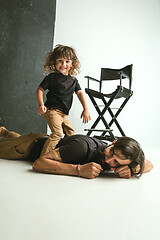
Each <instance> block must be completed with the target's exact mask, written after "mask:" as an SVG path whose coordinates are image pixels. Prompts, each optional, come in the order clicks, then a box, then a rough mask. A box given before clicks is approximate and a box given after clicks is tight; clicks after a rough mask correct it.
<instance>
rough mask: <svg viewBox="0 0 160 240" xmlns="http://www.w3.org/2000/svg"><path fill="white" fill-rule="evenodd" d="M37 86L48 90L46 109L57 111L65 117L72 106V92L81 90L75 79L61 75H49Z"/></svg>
mask: <svg viewBox="0 0 160 240" xmlns="http://www.w3.org/2000/svg"><path fill="white" fill-rule="evenodd" d="M39 86H40V87H41V88H43V89H44V90H47V89H48V90H49V91H48V93H47V100H46V102H45V106H46V107H47V108H48V109H59V110H61V111H62V112H63V113H65V114H67V115H68V114H69V110H70V108H71V106H72V101H73V94H74V92H77V91H78V90H81V87H80V85H79V83H78V80H77V79H76V78H73V77H71V76H70V75H67V76H66V75H63V74H61V73H50V74H49V75H48V76H46V77H45V78H44V79H43V81H42V82H41V84H40V85H39Z"/></svg>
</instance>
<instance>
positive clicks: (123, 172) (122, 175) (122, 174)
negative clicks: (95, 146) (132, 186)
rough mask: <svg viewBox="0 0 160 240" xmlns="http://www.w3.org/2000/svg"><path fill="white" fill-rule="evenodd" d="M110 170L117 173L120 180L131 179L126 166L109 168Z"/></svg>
mask: <svg viewBox="0 0 160 240" xmlns="http://www.w3.org/2000/svg"><path fill="white" fill-rule="evenodd" d="M111 170H112V171H114V172H115V173H117V174H118V175H119V177H120V178H127V179H128V178H131V170H130V168H129V167H128V166H127V165H124V166H121V167H117V168H111Z"/></svg>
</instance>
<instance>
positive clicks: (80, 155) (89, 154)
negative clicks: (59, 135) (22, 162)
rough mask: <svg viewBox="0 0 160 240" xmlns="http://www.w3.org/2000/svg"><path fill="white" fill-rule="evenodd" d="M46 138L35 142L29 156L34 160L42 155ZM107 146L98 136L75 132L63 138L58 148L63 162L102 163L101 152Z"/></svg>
mask: <svg viewBox="0 0 160 240" xmlns="http://www.w3.org/2000/svg"><path fill="white" fill-rule="evenodd" d="M46 139H47V138H40V139H39V140H38V141H37V142H36V143H35V145H34V147H33V149H32V151H31V154H30V157H29V158H30V159H31V161H32V162H34V161H35V160H36V159H37V158H39V157H40V154H41V150H42V148H43V145H44V143H45V141H46ZM107 146H108V145H107V144H106V143H104V142H102V141H100V140H98V139H96V138H93V137H88V136H86V135H81V134H75V135H73V136H70V137H65V138H63V139H61V140H60V141H59V143H58V144H57V146H56V148H60V149H59V152H60V156H61V158H62V161H63V163H71V164H85V163H89V162H96V163H99V164H101V165H102V162H101V160H100V158H99V154H100V152H103V151H104V149H105V148H106V147H107Z"/></svg>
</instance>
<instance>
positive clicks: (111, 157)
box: [104, 137, 145, 177]
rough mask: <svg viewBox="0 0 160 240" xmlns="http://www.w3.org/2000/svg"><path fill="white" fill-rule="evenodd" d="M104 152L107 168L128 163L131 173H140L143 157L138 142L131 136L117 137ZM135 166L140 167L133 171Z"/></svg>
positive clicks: (137, 174)
mask: <svg viewBox="0 0 160 240" xmlns="http://www.w3.org/2000/svg"><path fill="white" fill-rule="evenodd" d="M104 154H105V159H104V160H105V163H106V167H107V168H108V170H109V169H111V168H118V167H120V166H123V165H128V167H129V168H130V169H131V173H132V174H133V175H135V176H137V177H140V176H141V175H142V172H143V166H144V158H145V157H144V153H143V150H142V149H141V147H140V145H139V143H138V142H137V141H136V140H134V139H133V138H130V137H120V138H118V140H117V141H115V142H114V143H112V144H111V145H110V146H109V147H108V148H106V149H105V150H104ZM136 166H139V168H140V170H139V171H138V172H136V171H135V168H136Z"/></svg>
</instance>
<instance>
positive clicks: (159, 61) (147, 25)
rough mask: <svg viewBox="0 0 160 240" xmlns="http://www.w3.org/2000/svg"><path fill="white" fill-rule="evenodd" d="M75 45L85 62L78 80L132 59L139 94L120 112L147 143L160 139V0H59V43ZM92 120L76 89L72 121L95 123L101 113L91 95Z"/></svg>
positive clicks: (129, 129) (126, 126)
mask: <svg viewBox="0 0 160 240" xmlns="http://www.w3.org/2000/svg"><path fill="white" fill-rule="evenodd" d="M56 44H64V45H68V46H71V47H73V48H75V50H76V52H77V55H78V57H79V59H80V62H81V73H80V74H79V75H78V77H77V78H78V80H79V83H80V85H81V87H82V89H83V90H84V89H85V87H86V86H87V81H86V79H85V78H84V76H86V75H90V76H92V77H96V78H99V76H100V68H101V67H108V68H121V67H124V66H125V65H128V64H131V63H132V64H133V91H134V94H133V96H132V98H131V99H130V100H129V102H128V103H127V105H126V106H125V108H124V110H123V111H122V113H121V114H120V116H119V118H118V119H119V122H120V124H121V126H122V128H123V130H124V131H125V133H126V135H128V136H131V137H133V138H135V139H137V140H138V141H140V142H141V143H142V144H154V143H155V142H156V144H160V138H159V134H160V126H159V125H160V107H159V103H160V93H159V88H160V83H159V82H160V66H159V65H160V0H134V1H132V0H94V1H93V0H81V1H78V0H57V11H56V25H55V38H54V45H53V47H54V46H55V45H56ZM87 100H88V104H89V107H90V113H91V117H92V121H90V122H89V123H88V124H86V125H84V124H82V120H81V119H80V114H81V111H82V108H81V104H80V103H79V101H78V99H77V97H76V95H75V97H74V103H73V106H72V110H71V112H70V115H69V117H70V121H71V123H72V125H73V127H74V128H75V130H76V132H77V133H83V134H86V132H84V128H89V127H91V125H92V123H93V122H94V120H95V118H96V115H95V111H94V108H93V106H92V104H91V102H90V100H89V98H88V96H87Z"/></svg>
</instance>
